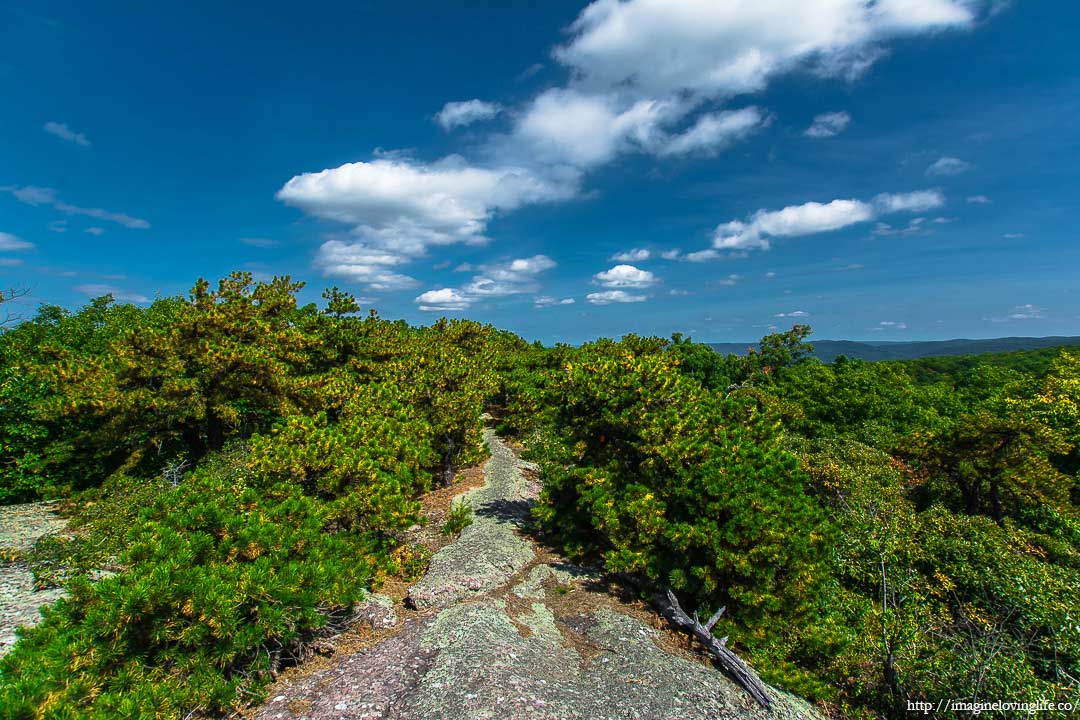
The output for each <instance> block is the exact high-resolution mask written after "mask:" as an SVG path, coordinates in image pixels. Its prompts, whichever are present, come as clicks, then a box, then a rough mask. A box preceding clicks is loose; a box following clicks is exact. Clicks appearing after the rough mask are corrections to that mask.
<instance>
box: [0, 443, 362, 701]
mask: <svg viewBox="0 0 1080 720" xmlns="http://www.w3.org/2000/svg"><path fill="white" fill-rule="evenodd" d="M327 520H328V514H327V508H326V506H324V505H323V504H321V503H319V502H318V501H317V500H315V499H313V498H310V497H307V496H305V495H304V494H303V493H302V492H301V490H300V488H299V487H297V486H295V485H291V484H288V483H280V482H275V481H272V480H270V479H268V478H265V477H262V476H260V475H259V474H258V473H256V472H254V471H252V470H251V469H249V468H248V467H247V466H246V465H244V464H237V463H236V462H235V460H229V459H222V460H220V461H218V462H217V463H215V464H211V465H209V466H207V467H205V468H204V469H200V470H197V471H196V472H195V473H194V474H193V475H192V476H190V477H189V478H187V479H186V480H185V481H184V482H183V483H182V484H181V485H180V486H179V487H178V488H176V489H173V490H169V491H167V492H164V493H162V494H161V495H160V496H159V497H158V498H157V500H156V501H155V502H153V503H152V504H151V505H150V506H149V507H147V508H145V509H144V510H143V511H142V512H141V514H140V516H139V521H138V522H137V523H135V525H134V526H133V527H132V528H131V530H130V532H129V534H128V536H127V538H126V546H127V547H126V549H125V550H124V552H123V554H122V557H121V564H122V565H123V566H124V567H125V568H126V569H125V570H124V572H122V573H120V574H118V575H114V576H111V577H106V578H104V579H102V580H99V581H98V582H95V583H91V582H90V581H89V580H88V579H87V578H86V577H85V576H78V577H76V578H75V579H73V580H72V581H71V582H70V583H69V585H68V591H69V593H70V596H69V597H68V598H65V599H64V600H61V601H60V602H59V603H57V604H56V606H55V607H53V608H51V609H49V610H47V611H46V613H45V620H44V622H43V623H42V624H41V625H39V626H37V627H35V628H33V629H32V630H29V631H27V632H25V634H24V636H23V639H22V640H21V641H20V642H19V643H18V644H17V646H16V648H15V649H14V650H13V651H12V652H11V653H10V654H9V655H7V656H5V657H4V658H3V660H2V661H0V680H2V684H0V707H4V708H5V713H6V716H7V717H40V716H42V715H44V716H47V717H73V718H74V717H78V718H116V717H130V718H138V717H179V716H180V715H181V714H183V713H184V712H187V711H189V710H191V709H195V708H198V709H200V710H201V711H202V712H205V713H210V714H214V713H221V712H226V711H227V710H229V709H230V708H231V707H233V706H234V705H235V704H236V703H238V702H239V701H241V700H247V699H250V698H251V697H254V696H255V694H256V693H257V692H258V690H259V689H260V688H261V687H262V686H264V685H265V683H266V682H267V681H268V680H269V679H270V677H271V673H273V672H276V671H277V669H278V668H279V667H280V663H281V661H282V659H283V658H288V657H290V656H291V654H293V653H295V652H296V651H297V649H298V647H299V646H300V644H301V643H302V642H304V641H305V640H306V639H310V638H312V637H314V636H315V635H316V634H318V633H319V632H321V631H322V630H323V629H324V628H326V627H327V625H328V623H330V622H331V621H332V619H333V618H334V617H335V615H341V614H342V611H344V610H347V608H348V607H349V606H350V604H351V603H352V602H354V601H355V600H357V599H359V598H360V597H361V596H362V593H363V586H364V584H365V582H366V581H367V580H368V578H369V577H370V575H371V573H372V570H373V564H372V562H371V561H369V560H368V559H367V558H368V557H369V556H370V555H371V553H372V550H373V548H375V547H376V546H377V544H376V543H374V542H373V541H372V538H371V537H369V536H368V535H367V534H365V533H355V532H351V533H327V532H325V531H324V527H325V525H326V523H327Z"/></svg>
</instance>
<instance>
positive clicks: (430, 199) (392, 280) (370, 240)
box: [277, 157, 576, 290]
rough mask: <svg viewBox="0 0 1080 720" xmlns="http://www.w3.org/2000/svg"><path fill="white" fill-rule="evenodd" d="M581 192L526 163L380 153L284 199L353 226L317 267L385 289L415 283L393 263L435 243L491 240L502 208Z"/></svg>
mask: <svg viewBox="0 0 1080 720" xmlns="http://www.w3.org/2000/svg"><path fill="white" fill-rule="evenodd" d="M575 189H576V188H575V186H574V185H573V183H572V182H570V183H562V184H560V183H559V182H557V181H553V180H550V179H545V178H541V177H539V176H538V175H536V174H534V173H532V172H530V171H529V170H526V169H523V168H498V169H489V168H480V167H475V166H470V165H467V164H465V162H464V161H463V160H462V159H461V158H459V157H449V158H445V159H444V160H442V161H440V162H438V163H434V164H431V165H425V164H422V163H416V162H413V161H411V160H408V159H403V158H379V159H376V160H373V161H371V162H356V163H349V164H347V165H342V166H341V167H338V168H334V169H329V170H323V171H322V172H318V173H306V174H304V175H298V176H296V177H294V178H292V179H291V180H289V182H287V183H286V184H285V186H284V187H283V188H281V190H280V191H278V194H277V197H278V199H279V200H281V201H283V202H285V203H288V204H290V205H294V206H296V207H299V208H301V209H303V210H304V211H305V212H307V213H308V214H310V215H314V216H316V217H320V218H325V219H328V220H336V221H339V222H342V223H348V224H351V225H353V226H354V228H353V230H352V238H353V239H352V240H350V241H349V242H342V241H341V240H336V239H335V240H329V241H327V242H326V243H324V244H323V246H322V247H321V248H320V250H319V252H318V254H317V256H316V261H315V264H316V266H317V267H320V268H321V269H322V270H323V272H324V273H325V274H326V275H329V276H339V277H350V278H352V279H353V280H355V281H357V282H362V283H365V284H367V285H368V286H369V287H370V288H371V289H374V290H385V289H396V288H401V287H409V286H411V285H412V284H413V281H412V279H411V278H408V277H407V276H405V275H402V274H400V273H395V272H388V271H387V268H388V267H390V266H395V265H400V264H403V263H405V262H409V261H411V260H414V259H416V258H418V257H420V256H422V255H424V254H425V253H426V251H427V249H428V248H429V247H430V246H432V245H449V244H453V243H467V244H480V243H484V242H486V241H487V239H488V238H487V237H486V236H485V235H484V232H485V230H486V228H487V224H488V222H489V221H490V220H491V218H492V217H493V216H494V215H495V214H496V213H498V212H501V211H507V210H512V209H514V208H517V207H520V206H522V205H526V204H530V203H538V202H545V201H549V200H555V199H560V198H565V197H569V196H570V195H572V194H573V193H574V192H575Z"/></svg>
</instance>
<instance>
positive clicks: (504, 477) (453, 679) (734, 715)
mask: <svg viewBox="0 0 1080 720" xmlns="http://www.w3.org/2000/svg"><path fill="white" fill-rule="evenodd" d="M486 441H487V443H488V446H489V447H490V448H491V452H492V457H491V460H489V461H488V464H487V466H486V468H485V474H486V479H487V484H486V485H485V486H484V487H483V488H480V489H478V490H475V491H473V492H471V493H469V494H468V495H467V499H468V500H469V501H470V502H471V503H472V506H473V508H474V510H475V515H476V517H475V520H474V522H473V524H472V525H470V526H469V527H468V528H466V529H465V531H464V532H462V534H461V536H460V537H459V539H458V540H457V541H456V542H455V543H453V544H451V545H450V546H448V547H446V548H444V549H443V550H441V551H440V552H439V553H438V554H436V555H435V557H434V558H433V559H432V562H431V567H430V570H429V572H428V574H427V575H426V576H425V577H424V579H423V580H421V581H420V582H419V583H417V584H416V585H415V586H414V587H413V588H411V589H410V591H409V594H408V604H409V605H411V606H412V607H413V608H414V609H415V611H413V612H409V611H406V612H407V616H406V618H405V619H404V620H403V621H402V622H401V623H400V625H399V627H398V628H397V629H396V631H393V632H392V634H389V635H387V636H385V637H381V636H380V637H379V638H378V639H377V640H376V641H374V642H372V643H371V644H370V645H368V646H366V647H363V648H361V649H359V650H357V651H355V652H350V653H343V654H342V655H340V656H335V657H334V658H332V659H331V661H330V662H329V663H327V664H325V665H324V666H322V667H320V668H319V669H317V670H314V671H313V672H309V673H302V672H301V673H298V674H297V675H295V676H294V677H292V678H291V679H289V680H287V681H283V682H280V683H279V684H278V685H277V686H276V687H275V688H274V690H273V691H272V695H271V699H270V700H269V701H268V702H267V703H266V704H265V705H264V706H263V707H262V708H260V709H259V711H258V713H257V715H256V717H257V718H260V719H261V720H301V719H303V720H324V719H329V718H341V719H345V718H348V719H350V720H376V719H382V718H395V719H398V720H429V719H431V718H439V719H440V720H473V719H474V718H488V719H492V720H495V719H505V720H565V719H567V718H580V719H581V720H632V719H641V720H663V719H670V720H695V719H698V718H700V719H701V720H705V719H706V718H708V720H723V719H725V718H727V719H732V720H734V719H743V718H745V719H747V720H749V719H757V718H761V719H765V718H780V719H782V720H794V719H796V718H806V719H811V718H813V719H815V720H817V719H819V718H820V717H821V716H820V715H819V714H818V713H817V711H816V710H815V709H814V708H813V707H811V706H810V705H808V704H807V703H805V702H804V701H802V700H800V699H798V698H795V697H793V696H791V695H789V694H787V693H784V692H782V691H779V690H775V689H770V694H771V695H772V699H773V704H772V708H771V709H770V710H766V709H764V708H762V707H761V706H760V705H758V703H757V702H755V701H754V700H753V699H752V698H751V697H750V696H749V695H748V694H747V693H746V692H745V691H744V690H743V689H742V688H740V687H739V686H738V685H736V684H735V683H734V682H733V681H731V680H729V679H728V678H727V677H725V676H724V675H723V674H721V673H720V672H718V671H717V670H716V669H715V668H713V667H712V666H711V665H710V664H709V663H708V662H706V661H704V660H703V659H702V657H701V656H700V655H698V654H696V653H693V652H690V651H689V650H687V649H686V647H687V646H686V642H685V640H684V639H682V638H681V636H676V635H675V634H673V633H671V632H669V631H667V630H666V629H665V627H664V625H663V624H662V622H661V621H659V620H658V618H657V616H656V614H655V613H654V612H652V611H651V610H649V609H647V608H645V607H644V606H642V605H641V604H640V603H637V602H635V601H634V600H633V599H620V598H619V597H618V596H617V594H615V593H613V592H612V589H611V588H609V587H608V586H607V585H605V583H604V580H603V578H602V577H600V576H599V575H598V574H597V573H595V572H593V571H590V570H588V569H585V568H580V567H575V566H573V565H569V564H567V563H563V562H560V561H559V558H557V557H554V556H552V555H551V554H550V553H549V552H547V551H545V550H543V549H542V548H538V547H536V546H534V545H533V543H532V542H531V541H530V540H528V539H527V538H525V537H523V536H522V535H521V534H519V532H518V531H517V528H518V526H519V525H520V524H521V523H522V522H524V520H525V519H526V518H527V516H528V508H529V505H530V503H531V501H532V499H533V496H534V495H535V489H536V488H535V486H534V485H532V484H531V483H530V482H529V481H528V479H527V478H526V477H525V475H524V474H523V472H522V471H523V470H525V469H526V468H527V467H528V466H527V464H525V463H522V462H521V461H520V460H519V459H518V458H517V457H516V456H514V454H513V453H512V452H511V451H510V449H509V448H507V447H506V446H505V445H504V444H503V443H502V442H501V441H500V440H499V439H498V438H497V437H495V436H494V435H493V434H491V433H490V432H489V433H488V434H487V435H486Z"/></svg>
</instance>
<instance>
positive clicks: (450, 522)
mask: <svg viewBox="0 0 1080 720" xmlns="http://www.w3.org/2000/svg"><path fill="white" fill-rule="evenodd" d="M472 521H473V509H472V505H470V504H469V503H468V501H466V500H460V501H458V502H455V503H452V504H451V506H450V512H449V513H448V514H447V516H446V522H444V523H443V526H442V529H441V530H440V531H439V532H440V533H442V534H443V535H446V536H457V535H460V534H461V531H462V530H464V529H465V528H467V527H469V526H470V525H472Z"/></svg>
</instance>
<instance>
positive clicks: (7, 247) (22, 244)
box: [0, 232, 34, 252]
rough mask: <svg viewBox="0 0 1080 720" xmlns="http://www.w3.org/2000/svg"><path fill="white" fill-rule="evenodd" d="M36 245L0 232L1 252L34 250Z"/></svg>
mask: <svg viewBox="0 0 1080 720" xmlns="http://www.w3.org/2000/svg"><path fill="white" fill-rule="evenodd" d="M33 248H34V243H32V242H27V241H26V240H23V239H22V238H21V237H19V236H17V235H12V234H11V233H6V232H0V251H15V252H17V251H19V250H32V249H33Z"/></svg>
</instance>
